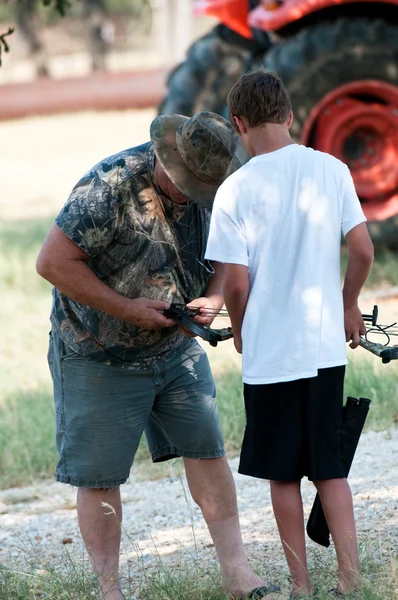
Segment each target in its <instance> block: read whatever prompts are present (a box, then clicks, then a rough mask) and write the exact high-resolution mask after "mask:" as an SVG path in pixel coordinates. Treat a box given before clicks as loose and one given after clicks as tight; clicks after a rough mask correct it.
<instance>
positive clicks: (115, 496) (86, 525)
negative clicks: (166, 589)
mask: <svg viewBox="0 0 398 600" xmlns="http://www.w3.org/2000/svg"><path fill="white" fill-rule="evenodd" d="M102 502H105V503H107V504H109V505H110V506H112V507H113V509H114V510H115V514H113V513H111V514H109V512H111V511H110V509H109V508H106V507H103V506H102ZM107 513H108V514H107ZM77 516H78V521H79V527H80V531H81V534H82V537H83V540H84V543H85V546H86V548H87V552H88V553H89V555H90V560H91V564H92V567H93V569H94V571H95V573H96V574H97V577H98V582H99V586H100V589H101V592H102V596H101V597H100V598H101V600H122V599H123V595H122V593H121V591H120V588H119V552H120V537H121V532H120V527H121V523H122V505H121V500H120V489H119V488H113V489H111V490H109V489H100V490H96V489H86V488H79V490H78V493H77Z"/></svg>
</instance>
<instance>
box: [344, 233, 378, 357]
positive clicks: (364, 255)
mask: <svg viewBox="0 0 398 600" xmlns="http://www.w3.org/2000/svg"><path fill="white" fill-rule="evenodd" d="M345 239H346V242H347V246H348V252H349V257H348V265H347V270H346V274H345V278H344V286H343V301H344V328H345V334H346V341H347V342H349V341H350V340H351V344H350V348H356V347H357V346H358V344H359V336H360V335H364V334H365V333H366V329H365V325H364V322H363V319H362V315H361V311H360V309H359V307H358V297H359V294H360V292H361V289H362V287H363V285H364V283H365V281H366V279H367V277H368V275H369V272H370V269H371V266H372V263H373V256H374V251H373V243H372V241H371V239H370V236H369V233H368V229H367V227H366V223H360V224H359V225H357V226H356V227H353V228H352V229H351V230H350V231H349V232H348V233H347V234H346V236H345Z"/></svg>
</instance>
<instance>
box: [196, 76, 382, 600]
mask: <svg viewBox="0 0 398 600" xmlns="http://www.w3.org/2000/svg"><path fill="white" fill-rule="evenodd" d="M228 106H229V113H230V119H231V121H232V123H233V124H234V126H235V129H236V131H237V132H238V134H239V136H240V139H241V141H242V143H243V145H244V146H245V148H246V150H247V151H248V153H249V155H250V156H251V157H252V158H251V160H250V161H249V162H248V163H247V164H246V165H245V166H244V167H242V168H241V169H239V170H238V171H237V172H236V173H234V174H233V175H231V176H230V177H229V178H228V179H227V180H226V181H225V182H224V183H223V184H222V185H221V187H220V188H219V190H218V192H217V195H216V198H215V203H214V208H213V214H212V221H211V227H210V236H209V241H208V246H207V251H206V257H207V258H208V259H210V260H215V261H219V262H223V263H226V264H227V267H226V274H225V279H224V298H225V303H226V306H227V309H228V311H229V314H230V317H231V321H232V328H233V332H234V341H235V347H236V349H237V351H238V352H240V353H242V355H243V357H242V358H243V382H244V397H245V408H246V419H247V424H246V431H245V436H244V440H243V447H242V453H241V460H240V467H239V471H240V473H243V474H245V475H251V476H252V477H260V478H263V479H269V480H270V482H271V498H272V504H273V509H274V514H275V518H276V522H277V525H278V529H279V534H280V538H281V541H282V545H283V549H284V552H285V556H286V560H287V563H288V566H289V569H290V573H291V580H292V586H293V587H292V593H291V597H292V598H299V597H302V596H306V595H310V596H311V595H312V594H313V590H314V588H313V584H312V582H311V580H310V577H309V575H308V569H307V560H306V549H305V535H304V531H305V530H304V517H303V504H302V498H301V492H300V481H301V479H302V478H303V476H307V477H308V479H309V480H310V481H312V482H313V483H314V485H315V487H316V489H317V490H318V492H319V495H320V498H321V501H322V506H323V509H324V513H325V516H326V519H327V522H328V526H329V529H330V532H331V534H332V537H333V541H334V545H335V549H336V554H337V561H338V567H339V571H338V586H337V589H336V590H335V592H336V593H337V594H346V593H348V592H350V591H351V590H353V589H355V588H357V586H358V585H359V564H358V551H357V539H356V532H355V521H354V513H353V504H352V496H351V491H350V488H349V486H348V483H347V480H346V478H345V475H344V470H343V466H342V464H341V460H340V451H339V440H338V432H339V428H340V425H341V416H342V403H343V382H344V371H345V365H346V364H347V357H346V346H345V343H346V341H347V342H348V341H351V347H352V348H356V347H357V346H358V342H359V336H360V335H362V334H364V333H365V327H364V323H363V320H362V316H361V312H360V310H359V308H358V297H359V293H360V291H361V288H362V286H363V284H364V282H365V280H366V278H367V276H368V274H369V271H370V268H371V264H372V261H373V245H372V242H371V240H370V237H369V234H368V231H367V227H366V223H365V221H366V219H365V217H364V214H363V211H362V209H361V205H360V203H359V200H358V197H357V195H356V192H355V188H354V184H353V181H352V178H351V176H350V173H349V170H348V168H347V167H346V166H345V165H344V164H343V163H342V162H340V161H339V160H337V159H336V158H333V157H332V156H330V155H328V154H325V153H322V152H317V151H314V150H312V149H311V148H306V147H304V146H301V145H298V144H295V143H293V141H292V139H291V137H290V134H289V129H290V126H291V124H292V121H293V114H292V108H291V102H290V99H289V96H288V93H287V91H286V89H285V88H284V86H283V84H282V82H281V81H280V79H279V78H278V77H277V76H276V75H274V74H271V73H265V72H262V71H260V72H256V73H251V74H249V75H245V76H243V77H242V78H241V79H240V80H239V81H238V82H237V83H236V84H235V86H234V87H233V88H232V90H231V92H230V94H229V98H228ZM341 232H342V233H343V235H344V236H345V239H346V242H347V246H348V250H349V261H348V266H347V271H346V274H345V280H344V287H343V292H342V291H341V283H340V242H341Z"/></svg>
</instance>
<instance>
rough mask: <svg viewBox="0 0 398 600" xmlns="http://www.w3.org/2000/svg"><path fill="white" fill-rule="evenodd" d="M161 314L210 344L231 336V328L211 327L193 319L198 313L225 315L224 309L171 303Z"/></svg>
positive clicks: (203, 314)
mask: <svg viewBox="0 0 398 600" xmlns="http://www.w3.org/2000/svg"><path fill="white" fill-rule="evenodd" d="M163 314H164V315H165V317H167V318H168V319H173V320H174V321H175V322H176V323H178V324H179V325H181V326H182V327H184V329H187V330H188V331H190V332H191V333H193V334H194V335H198V336H199V337H201V338H202V339H204V340H205V341H206V342H209V344H210V346H214V347H215V346H217V344H218V342H223V341H224V340H229V339H230V338H232V337H233V333H232V328H231V327H224V328H222V329H212V328H211V327H206V326H205V325H201V324H200V323H196V322H195V321H194V320H193V319H194V318H195V317H197V316H198V315H201V316H212V317H216V316H220V317H227V316H228V313H227V311H226V310H223V309H221V310H215V309H210V308H200V307H197V306H185V304H171V305H170V308H168V309H166V310H164V311H163Z"/></svg>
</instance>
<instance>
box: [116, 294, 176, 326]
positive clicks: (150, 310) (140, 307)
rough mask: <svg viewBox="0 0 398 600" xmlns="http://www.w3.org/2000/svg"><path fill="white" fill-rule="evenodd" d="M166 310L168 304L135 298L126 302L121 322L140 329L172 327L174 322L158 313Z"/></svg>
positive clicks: (168, 306)
mask: <svg viewBox="0 0 398 600" xmlns="http://www.w3.org/2000/svg"><path fill="white" fill-rule="evenodd" d="M166 308H170V304H169V303H168V302H163V301H162V300H150V299H149V298H136V299H135V300H129V301H128V302H127V304H126V307H125V309H124V311H123V314H122V316H121V320H122V321H127V322H128V323H132V324H133V325H135V326H136V327H141V328H142V329H163V328H164V327H172V326H173V325H175V322H174V321H173V320H172V319H168V318H167V317H165V316H164V315H163V314H162V313H161V312H159V311H162V310H165V309H166Z"/></svg>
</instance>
